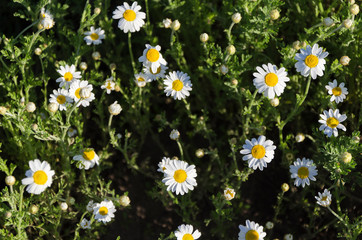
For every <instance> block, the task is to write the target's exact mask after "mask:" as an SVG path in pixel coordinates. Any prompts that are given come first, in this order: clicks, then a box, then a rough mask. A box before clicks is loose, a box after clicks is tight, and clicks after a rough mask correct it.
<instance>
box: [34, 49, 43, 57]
mask: <svg viewBox="0 0 362 240" xmlns="http://www.w3.org/2000/svg"><path fill="white" fill-rule="evenodd" d="M41 52H42V50H41V49H40V48H35V49H34V53H35V55H38V56H39V55H40V54H41Z"/></svg>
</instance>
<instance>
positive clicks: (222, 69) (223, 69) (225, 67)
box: [220, 64, 229, 75]
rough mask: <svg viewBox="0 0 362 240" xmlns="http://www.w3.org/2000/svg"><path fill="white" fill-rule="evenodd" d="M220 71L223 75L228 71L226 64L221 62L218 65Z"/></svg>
mask: <svg viewBox="0 0 362 240" xmlns="http://www.w3.org/2000/svg"><path fill="white" fill-rule="evenodd" d="M220 72H221V73H222V74H224V75H225V74H227V73H228V72H229V68H228V67H227V66H226V65H224V64H222V65H221V66H220Z"/></svg>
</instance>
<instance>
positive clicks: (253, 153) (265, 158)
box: [240, 135, 277, 171]
mask: <svg viewBox="0 0 362 240" xmlns="http://www.w3.org/2000/svg"><path fill="white" fill-rule="evenodd" d="M243 148H244V149H242V150H241V151H240V153H241V154H244V155H245V156H243V160H244V161H248V164H249V168H253V169H254V170H256V169H257V168H259V169H260V170H262V171H263V168H264V167H267V163H270V162H271V161H272V160H273V158H274V150H275V149H276V148H277V147H276V146H274V145H273V141H271V140H266V137H265V136H263V135H262V136H259V138H258V140H256V138H253V139H251V141H249V140H248V139H247V140H246V141H245V144H244V145H243Z"/></svg>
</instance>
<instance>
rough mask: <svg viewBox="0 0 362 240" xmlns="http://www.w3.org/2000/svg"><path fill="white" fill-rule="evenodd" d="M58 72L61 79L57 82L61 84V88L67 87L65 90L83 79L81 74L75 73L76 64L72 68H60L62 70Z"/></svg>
mask: <svg viewBox="0 0 362 240" xmlns="http://www.w3.org/2000/svg"><path fill="white" fill-rule="evenodd" d="M57 72H58V73H59V74H60V75H61V77H60V78H58V79H57V80H56V81H57V82H59V83H60V84H59V87H63V86H64V85H65V88H66V89H68V88H69V86H70V84H71V83H72V82H73V81H75V80H78V79H80V78H81V77H82V75H80V72H76V71H75V66H74V64H73V65H71V66H68V65H65V67H63V66H60V69H58V70H57Z"/></svg>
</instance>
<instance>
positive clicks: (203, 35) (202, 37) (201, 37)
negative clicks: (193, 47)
mask: <svg viewBox="0 0 362 240" xmlns="http://www.w3.org/2000/svg"><path fill="white" fill-rule="evenodd" d="M208 40H209V35H208V34H207V33H202V34H201V35H200V41H201V42H203V43H205V42H207V41H208Z"/></svg>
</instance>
